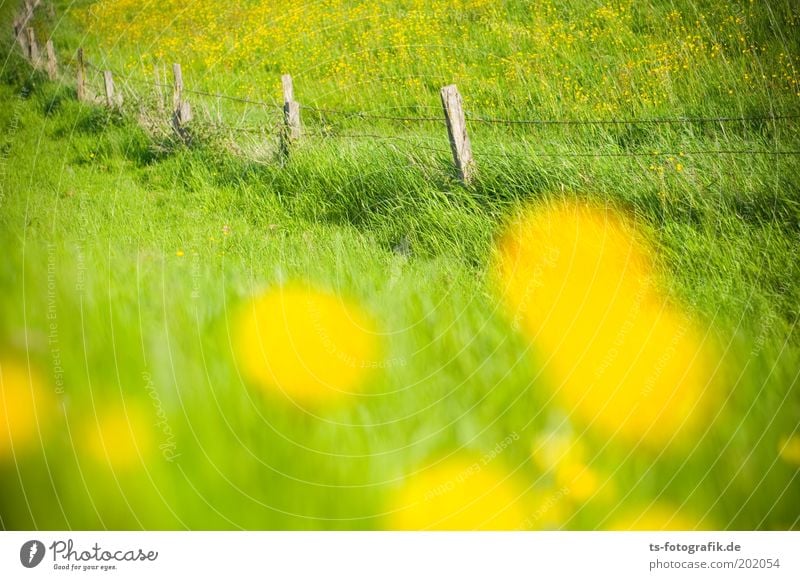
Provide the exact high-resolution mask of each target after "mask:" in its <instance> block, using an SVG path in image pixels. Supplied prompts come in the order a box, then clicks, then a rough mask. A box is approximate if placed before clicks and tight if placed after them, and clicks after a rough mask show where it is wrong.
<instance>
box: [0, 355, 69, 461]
mask: <svg viewBox="0 0 800 580" xmlns="http://www.w3.org/2000/svg"><path fill="white" fill-rule="evenodd" d="M55 410H56V402H55V397H54V396H53V395H52V394H51V393H50V392H49V391H47V390H45V389H44V388H43V383H42V380H41V377H40V376H39V374H38V373H37V372H36V371H35V370H34V369H29V368H27V367H26V366H25V365H23V364H21V363H19V362H17V361H15V360H12V359H10V358H2V359H0V461H4V460H7V459H12V458H14V457H15V456H17V455H19V454H20V453H23V452H27V451H30V450H31V449H32V448H33V447H34V446H36V445H37V444H39V443H40V442H39V436H40V433H41V432H43V431H46V430H47V429H48V427H49V423H50V421H51V420H52V417H53V415H54V412H55Z"/></svg>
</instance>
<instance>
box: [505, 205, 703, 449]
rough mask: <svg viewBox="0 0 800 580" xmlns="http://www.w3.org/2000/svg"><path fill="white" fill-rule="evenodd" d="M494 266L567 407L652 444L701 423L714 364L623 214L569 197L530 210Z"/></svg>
mask: <svg viewBox="0 0 800 580" xmlns="http://www.w3.org/2000/svg"><path fill="white" fill-rule="evenodd" d="M494 268H495V273H496V275H497V276H496V279H497V283H498V285H499V289H500V292H501V295H502V296H503V298H504V300H505V301H506V303H507V304H508V305H509V306H510V307H511V309H512V313H513V314H514V315H515V317H514V319H515V323H516V325H518V326H519V328H520V330H522V331H523V332H524V333H525V334H526V335H527V337H528V338H529V339H530V340H531V341H532V342H533V343H534V344H535V345H536V346H537V347H538V349H539V351H540V352H541V354H542V356H543V357H544V360H545V361H546V362H545V364H546V368H547V370H548V371H549V374H550V377H551V381H552V386H553V388H554V389H555V391H556V396H557V398H558V400H559V401H560V402H561V404H562V405H563V406H564V407H565V408H567V409H568V410H569V411H570V413H571V417H573V418H574V419H578V420H581V421H583V422H584V423H585V424H587V425H590V426H591V427H593V428H595V429H597V430H599V431H601V432H603V433H605V434H606V435H608V436H615V435H619V436H621V437H624V438H626V439H628V440H629V441H631V442H639V441H644V442H648V443H652V444H660V443H665V442H667V441H669V440H670V439H671V438H672V437H673V436H674V435H675V434H676V433H679V432H680V431H681V430H682V429H684V428H690V427H692V426H695V425H697V424H698V423H699V421H700V418H701V417H702V416H703V415H704V412H705V411H706V410H707V407H708V404H707V399H708V397H707V396H706V392H707V391H708V390H709V381H710V377H711V375H712V369H713V365H712V361H711V360H710V358H709V356H708V353H707V348H706V347H705V346H704V344H703V336H702V334H701V333H700V331H699V329H698V328H696V327H695V325H694V323H693V321H692V320H691V319H690V318H689V317H688V316H687V315H685V314H683V313H682V312H681V311H680V310H678V309H677V308H676V307H675V306H673V305H672V304H671V303H670V302H669V301H668V300H667V299H666V298H665V297H664V296H662V294H661V293H660V292H659V291H658V289H657V288H656V279H655V278H656V277H655V275H654V272H653V271H652V266H651V263H650V259H649V250H648V249H647V246H646V245H645V244H644V243H643V242H642V241H641V240H640V239H639V237H638V236H637V235H636V233H635V232H634V231H633V230H632V229H631V226H630V224H629V223H628V222H626V221H625V220H624V219H623V218H622V217H621V216H619V215H618V214H616V213H614V212H611V211H608V210H600V209H597V208H594V207H591V206H589V205H586V204H580V203H568V202H560V203H553V204H548V205H545V206H544V207H541V208H539V209H538V210H534V211H529V212H527V213H525V214H523V215H521V216H520V217H519V218H518V219H516V220H515V221H514V222H513V223H511V225H510V226H509V227H508V228H507V230H506V232H505V233H504V235H503V236H502V237H501V238H500V240H499V241H498V243H497V248H496V252H495V259H494Z"/></svg>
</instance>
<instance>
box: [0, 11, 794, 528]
mask: <svg viewBox="0 0 800 580" xmlns="http://www.w3.org/2000/svg"><path fill="white" fill-rule="evenodd" d="M0 2H2V3H0V30H2V46H3V47H4V51H3V57H2V64H0V99H1V100H0V102H1V103H2V106H0V127H2V133H1V134H0V248H2V251H3V252H2V253H3V258H2V260H1V261H0V296H2V300H0V373H2V380H3V392H4V396H3V398H2V399H0V410H3V411H4V413H0V528H4V529H9V530H12V529H28V528H36V529H62V528H68V529H95V528H100V529H185V528H188V529H239V528H244V529H385V528H391V527H397V525H396V523H394V522H395V520H393V516H392V513H393V510H394V509H395V506H396V502H397V500H396V498H397V497H398V494H402V493H403V490H405V489H408V486H410V485H416V484H415V483H414V482H416V481H419V479H418V478H419V477H422V478H424V477H425V469H426V466H428V465H431V464H436V462H437V461H440V460H443V458H445V459H448V460H449V459H452V458H458V460H457V461H460V462H462V463H463V464H464V465H467V466H474V465H477V466H478V468H477V469H476V470H475V472H474V473H473V471H472V470H470V468H469V467H468V468H467V471H466V472H465V471H463V470H462V471H459V470H458V469H455V471H452V472H451V475H449V476H445V477H440V478H439V479H438V480H436V481H437V482H438V483H430V484H429V489H428V492H427V494H426V495H425V499H426V501H431V500H435V499H436V497H437V496H440V495H444V496H447V497H448V498H450V499H452V501H454V502H455V503H456V504H458V501H459V495H458V494H459V493H461V492H464V494H465V495H464V497H466V498H469V497H470V493H471V492H468V491H464V490H466V489H468V488H469V487H470V486H471V485H473V484H474V485H477V483H476V482H478V481H479V480H480V482H481V485H486V487H487V488H488V490H489V491H490V492H491V491H492V490H493V489H495V487H493V485H492V484H485V482H484V481H483V478H484V476H486V477H487V478H488V477H490V476H491V477H497V479H498V480H499V481H502V482H509V481H513V482H514V484H513V485H514V489H519V490H520V491H519V495H518V496H517V497H515V498H514V502H515V506H514V509H515V510H517V511H518V512H519V513H520V514H522V515H523V517H522V521H521V522H520V525H519V527H520V528H524V529H543V528H548V529H571V530H582V529H609V528H615V527H626V526H627V525H628V524H627V522H630V521H631V520H632V519H633V520H635V519H636V518H632V516H631V514H641V513H656V514H659V515H658V517H656V516H653V518H655V519H654V520H653V521H652V522H651V521H650V520H648V521H647V525H651V526H656V527H661V526H662V525H663V526H664V527H669V526H670V525H672V526H679V527H684V528H698V529H702V528H711V529H717V528H718V529H796V528H798V525H800V508H798V506H800V480H798V470H799V469H800V431H799V430H798V426H799V425H800V374H799V373H800V340H798V330H797V326H796V325H797V321H798V318H799V317H800V263H798V259H797V256H798V253H800V30H799V29H800V12H798V7H797V5H796V4H794V3H793V2H790V1H789V0H784V1H777V2H772V1H763V2H762V1H752V2H733V3H730V2H722V1H720V0H702V1H689V0H676V1H673V2H660V1H657V0H649V1H648V2H639V3H633V2H622V3H603V2H600V1H595V0H587V1H577V0H573V1H571V2H567V3H558V4H557V5H556V4H555V3H548V2H538V1H535V2H522V1H516V0H508V1H505V2H493V3H484V2H469V1H466V0H463V1H462V0H447V1H444V0H443V1H440V2H433V3H426V2H412V1H402V2H388V1H380V2H375V3H374V6H367V5H366V4H364V3H359V2H355V1H353V0H329V1H322V2H308V3H305V4H301V5H299V6H297V7H294V6H291V7H287V6H286V5H285V4H280V5H279V4H278V3H272V2H265V1H259V2H256V1H252V0H251V1H249V2H244V3H241V4H239V3H223V2H219V1H217V0H202V1H199V2H195V3H190V5H188V6H187V5H186V3H185V2H172V1H162V2H143V3H142V2H129V1H123V0H114V1H109V2H103V3H99V2H98V3H93V2H87V1H85V0H81V1H78V2H65V1H57V2H54V10H52V11H49V10H47V9H46V8H44V7H40V8H37V12H36V16H35V19H34V21H33V26H34V28H35V30H36V31H37V36H38V37H39V38H40V39H46V38H48V37H50V35H52V38H53V40H54V44H55V48H56V51H57V54H58V56H59V61H60V63H59V64H60V71H61V76H60V78H59V80H57V81H50V80H48V78H47V75H46V74H45V73H44V72H42V71H34V70H32V68H31V67H30V64H29V63H28V62H27V61H26V60H25V59H24V58H23V56H22V54H21V52H20V51H19V49H18V48H17V47H14V48H13V49H12V46H13V43H14V39H13V37H12V33H11V22H12V19H13V17H14V15H15V14H16V13H17V11H18V10H19V7H20V6H19V5H20V4H21V3H18V2H12V1H10V0H0ZM233 4H237V5H236V6H232V5H233ZM42 42H43V40H42ZM81 46H82V47H84V50H85V52H86V55H87V58H88V59H89V61H90V62H91V63H92V64H93V65H95V66H97V67H99V68H108V69H110V70H113V71H114V72H115V78H116V83H117V86H118V89H119V91H120V92H121V93H122V95H123V98H124V104H123V105H122V106H121V107H120V108H117V109H114V110H110V109H108V108H107V107H105V106H104V105H103V104H102V103H94V104H93V103H86V102H79V101H78V100H77V99H76V91H75V83H74V77H75V68H74V66H75V59H74V54H75V52H76V50H77V49H78V47H81ZM172 62H181V64H182V66H183V70H184V76H185V82H186V86H187V88H190V89H194V90H197V91H203V92H207V93H221V94H227V95H236V96H240V97H246V98H248V99H250V100H252V101H259V102H264V103H270V105H266V106H260V105H256V104H248V103H241V102H233V101H228V100H225V99H222V98H215V97H210V96H204V95H199V94H192V93H188V94H187V95H186V97H187V99H188V100H189V101H190V102H191V104H192V108H193V111H194V114H195V118H194V120H193V121H192V123H191V124H190V125H189V131H190V133H191V136H192V138H191V140H190V142H189V143H188V144H187V143H184V142H183V141H181V140H180V139H178V138H176V137H175V136H174V135H173V134H172V133H171V131H170V128H169V124H168V112H167V113H164V112H159V110H158V106H157V100H158V97H157V94H156V91H155V89H154V87H153V66H154V65H158V66H164V67H166V68H167V69H169V65H171V63H172ZM89 71H90V73H89V82H90V87H91V88H92V91H93V92H94V93H97V94H100V92H101V86H102V85H101V84H100V80H99V77H98V73H97V71H96V70H95V69H94V68H90V69H89ZM286 72H288V73H291V74H292V75H293V77H294V82H295V95H296V98H297V100H298V101H299V102H300V103H301V105H302V106H303V107H304V108H303V109H302V119H303V124H304V127H303V129H304V135H303V137H302V138H301V139H300V140H299V141H298V142H296V143H294V144H293V146H292V148H291V151H290V154H289V156H288V158H282V157H281V155H280V152H279V147H278V138H277V129H276V126H277V125H279V123H280V120H281V112H280V110H279V109H278V108H276V107H275V106H272V105H271V104H272V103H277V102H278V101H279V100H280V94H281V93H280V75H281V74H282V73H286ZM164 82H165V83H169V82H171V79H170V77H168V76H166V77H164ZM451 82H454V83H456V84H457V85H458V87H459V90H460V91H461V94H462V95H463V98H464V102H465V109H466V110H467V125H468V130H469V132H470V138H471V141H472V146H473V150H474V152H475V158H476V163H477V168H478V173H477V177H476V179H475V181H474V182H473V183H471V184H470V185H469V186H468V187H465V186H464V185H462V184H461V183H460V182H459V181H458V180H457V179H456V176H455V173H454V171H453V169H452V160H451V157H450V152H449V146H448V141H447V133H446V128H445V124H444V120H443V119H442V120H441V121H438V122H437V121H422V120H419V118H428V117H441V116H442V113H441V105H440V101H439V88H440V87H441V86H443V85H445V84H449V83H451ZM164 91H165V93H167V94H166V98H167V100H168V99H169V89H164ZM357 112H362V113H363V114H361V115H359V114H355V113H357ZM369 115H373V116H396V117H405V118H414V119H417V120H413V121H409V120H406V121H403V120H390V119H378V118H373V117H370V116H369ZM667 118H669V119H673V120H675V119H683V118H692V119H698V118H699V119H700V120H695V121H684V120H676V121H675V122H670V123H627V122H626V123H615V122H608V121H619V120H635V119H667ZM720 118H721V119H722V120H720ZM731 118H736V119H738V120H731ZM481 119H484V120H485V119H507V120H508V119H510V120H514V119H516V120H523V119H527V120H535V119H550V120H560V121H570V123H567V124H537V123H528V124H505V123H485V122H480V120H481ZM710 119H716V120H710ZM585 121H605V122H604V123H588V124H586V123H582V122H585ZM559 200H562V201H563V200H573V201H574V200H584V201H589V202H591V203H593V204H595V205H597V206H599V207H606V208H614V209H616V210H618V211H620V212H622V213H624V214H625V215H626V216H629V219H630V220H632V223H635V224H636V230H637V232H638V233H640V234H641V235H642V236H643V237H644V238H646V239H647V240H649V244H650V245H651V247H652V249H653V250H652V256H651V258H652V260H653V263H654V264H655V267H656V268H657V271H658V279H659V281H660V284H661V292H663V294H664V295H665V296H666V297H667V299H668V300H669V301H670V302H671V303H673V304H676V305H679V307H680V309H681V311H682V312H685V313H686V314H687V316H691V317H692V319H693V320H697V321H698V325H699V327H700V328H701V329H702V335H703V336H705V337H706V339H707V340H708V341H710V342H713V343H714V344H715V345H717V346H718V347H717V349H716V351H715V352H716V355H715V356H717V360H716V364H715V365H713V368H714V371H713V382H714V384H715V385H718V386H717V387H716V388H717V389H718V396H717V397H716V398H715V399H714V402H713V408H710V409H708V410H707V412H706V415H705V418H704V421H703V422H702V424H701V425H699V426H698V427H697V428H696V429H695V430H694V431H692V432H691V433H688V432H687V433H686V434H684V435H683V436H676V440H675V442H670V443H665V444H658V445H655V446H654V445H647V444H637V443H635V442H634V443H632V442H631V441H630V440H628V439H624V438H621V437H615V436H613V435H609V434H608V433H607V432H605V431H603V430H602V429H597V428H596V427H595V426H593V425H590V424H586V423H585V422H583V421H581V420H580V419H579V418H577V417H576V416H574V414H573V413H572V410H571V408H570V407H569V405H567V404H565V403H564V401H563V399H559V398H557V397H554V396H553V393H554V390H557V385H558V377H557V376H554V375H553V371H552V369H551V368H550V367H549V366H548V364H547V361H548V360H549V356H550V354H551V353H548V352H545V350H544V349H543V348H542V347H541V345H540V344H537V342H536V340H535V339H531V337H530V336H529V335H527V334H526V332H525V330H524V329H521V328H519V327H518V325H515V324H514V320H513V312H509V308H508V307H507V305H506V304H504V302H503V300H502V299H501V296H500V295H499V292H498V290H497V288H496V283H495V277H494V274H493V262H492V255H493V254H492V252H493V248H494V247H495V246H496V243H497V240H498V238H499V237H500V236H501V235H502V232H503V231H504V226H505V224H506V223H507V222H508V220H509V219H511V218H512V216H514V215H516V213H517V212H519V211H520V210H522V209H523V208H537V207H543V206H545V205H546V204H548V203H553V202H557V201H559ZM531 251H532V252H534V253H535V248H532V249H531ZM291 283H297V284H303V285H308V286H310V287H312V288H315V289H318V290H319V291H321V292H326V293H330V294H331V295H334V296H341V297H346V298H347V300H349V301H350V302H351V303H352V304H357V305H359V308H360V309H361V310H363V311H364V312H366V313H368V314H369V316H370V318H371V319H372V320H373V321H374V324H375V328H376V330H375V332H374V333H373V334H372V337H373V338H372V340H374V341H375V343H376V344H378V351H379V352H380V357H379V358H378V359H377V360H375V361H374V363H375V364H372V365H369V366H371V367H372V368H369V369H368V370H367V371H365V372H364V376H363V388H362V390H360V391H359V392H358V393H357V394H356V395H353V396H351V397H348V398H347V399H346V400H345V401H343V402H340V403H338V404H332V405H315V404H313V402H312V403H311V404H296V402H295V401H291V400H289V399H288V398H287V397H285V396H282V395H281V394H280V392H278V391H277V390H275V389H269V388H264V385H259V384H256V383H257V381H254V380H253V379H252V377H249V376H248V375H247V373H246V372H243V368H242V367H243V365H242V356H243V355H242V353H241V348H242V344H241V337H240V336H239V333H240V327H239V325H238V322H237V321H238V320H239V318H238V316H239V313H240V312H242V311H246V310H247V308H248V306H249V305H250V304H251V303H252V301H253V297H256V296H260V295H262V294H263V293H264V292H268V291H269V290H270V289H273V288H277V287H281V286H282V285H286V284H291ZM267 323H269V324H273V323H275V321H267ZM275 324H277V323H275ZM333 339H334V340H339V341H343V342H344V343H347V341H348V336H338V337H334V338H333ZM299 348H301V349H302V345H300V347H299ZM665 348H666V345H665ZM623 356H625V355H623ZM711 380H712V378H711V377H710V378H709V381H711ZM20 385H21V387H20ZM20 392H21V393H23V394H22V395H19V393H20ZM15 393H16V394H15ZM25 393H28V394H27V395H26V394H25ZM31 393H33V395H31ZM15 397H16V398H15ZM25 397H28V398H27V399H26V398H25ZM31 397H32V398H33V400H34V402H35V403H36V404H35V405H33V407H32V409H33V411H31V412H28V411H24V409H27V408H28V407H30V399H31ZM20 401H21V402H20ZM26 405H27V407H26ZM20 409H23V410H20ZM23 411H24V412H23ZM548 434H557V435H558V437H560V438H562V439H565V440H569V441H573V442H574V441H579V442H580V448H581V449H582V450H583V451H582V457H581V458H580V461H579V463H580V465H581V466H582V467H581V470H582V471H581V473H582V474H583V475H584V476H586V475H587V474H591V477H590V478H589V480H588V481H587V478H586V477H583V479H581V480H580V481H581V483H582V485H581V486H580V487H578V486H577V483H576V482H577V481H578V480H568V481H566V483H565V482H564V480H563V478H562V477H560V476H559V471H558V468H557V466H553V465H550V466H548V465H547V464H546V462H544V464H543V462H542V461H539V460H537V458H536V455H537V443H536V442H537V441H541V440H542V438H543V437H545V438H546V436H547V435H548ZM678 435H680V434H678ZM570 445H573V444H570ZM457 464H458V463H457ZM478 472H479V473H478ZM423 481H425V480H424V479H423ZM420 485H422V487H424V485H423V484H420ZM502 485H504V484H497V487H501V486H502ZM453 487H454V488H455V489H456V491H455V492H452V493H451V491H448V490H449V489H450V488H453ZM453 493H454V494H455V495H453ZM489 495H491V493H489ZM495 497H496V496H495ZM448 501H449V500H448ZM460 501H463V502H464V504H465V505H467V506H468V505H469V502H468V501H467V500H463V499H462V500H460ZM423 503H424V502H423ZM517 504H519V505H517ZM479 505H480V507H479V509H480V510H484V511H485V512H486V513H485V514H484V515H485V516H486V519H489V516H490V515H491V514H489V513H488V512H489V511H491V510H492V509H497V510H502V509H505V508H506V507H507V506H506V505H504V504H503V502H501V501H500V500H498V504H497V505H496V506H493V504H492V503H491V502H486V501H483V502H481V503H480V504H479ZM663 514H667V516H663ZM659 517H660V518H661V519H658V518H659ZM419 518H420V519H417V520H412V524H411V526H412V527H414V526H416V527H427V526H428V525H429V524H430V525H431V526H433V525H434V524H435V523H436V522H426V520H425V518H424V515H420V516H419ZM476 518H477V519H476V520H474V521H477V524H480V523H482V520H481V514H478V515H477V516H476ZM472 521H473V520H467V523H466V524H463V527H478V526H477V525H473V524H471V523H469V522H472ZM414 522H416V523H414ZM653 522H655V523H653ZM659 522H660V523H659ZM452 527H462V525H459V524H455V523H453V524H452ZM631 527H635V525H634V524H631Z"/></svg>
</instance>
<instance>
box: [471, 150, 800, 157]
mask: <svg viewBox="0 0 800 580" xmlns="http://www.w3.org/2000/svg"><path fill="white" fill-rule="evenodd" d="M473 155H474V156H475V157H494V158H520V159H521V158H528V157H677V158H680V157H684V156H697V155H777V156H793V155H800V150H778V151H773V150H769V149H695V150H691V151H663V152H662V151H658V152H656V151H628V152H613V153H602V152H590V151H567V152H550V151H531V152H530V153H528V154H525V153H515V152H503V153H495V152H489V151H476V152H474V153H473Z"/></svg>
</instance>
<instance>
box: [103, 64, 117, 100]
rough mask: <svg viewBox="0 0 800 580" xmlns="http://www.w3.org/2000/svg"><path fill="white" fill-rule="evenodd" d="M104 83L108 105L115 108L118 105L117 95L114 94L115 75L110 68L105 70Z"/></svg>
mask: <svg viewBox="0 0 800 580" xmlns="http://www.w3.org/2000/svg"><path fill="white" fill-rule="evenodd" d="M103 85H104V86H105V89H106V105H107V106H108V108H109V109H113V108H114V107H116V106H117V97H115V96H114V75H112V74H111V71H110V70H104V71H103Z"/></svg>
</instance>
